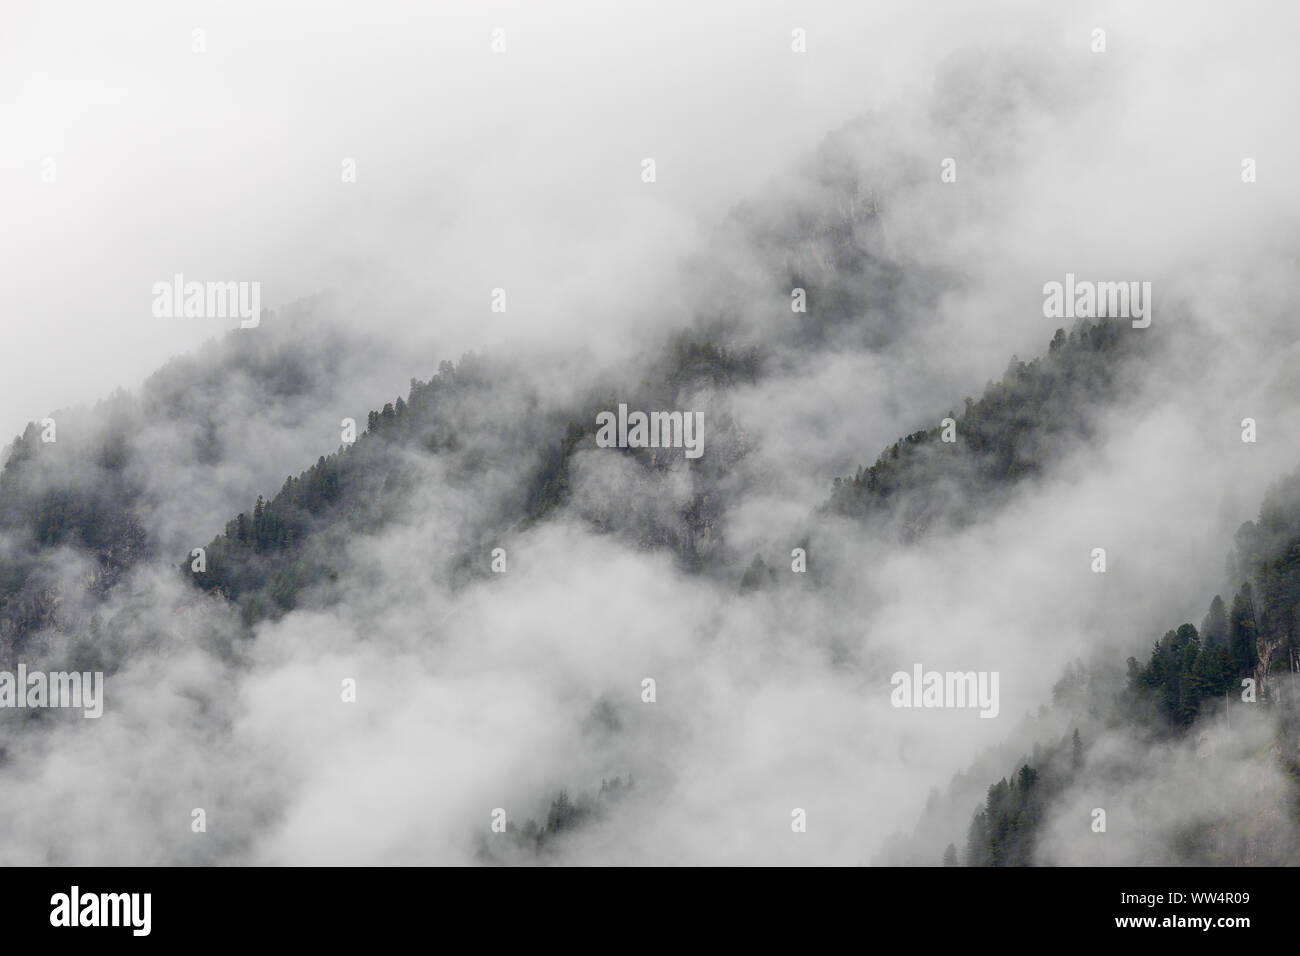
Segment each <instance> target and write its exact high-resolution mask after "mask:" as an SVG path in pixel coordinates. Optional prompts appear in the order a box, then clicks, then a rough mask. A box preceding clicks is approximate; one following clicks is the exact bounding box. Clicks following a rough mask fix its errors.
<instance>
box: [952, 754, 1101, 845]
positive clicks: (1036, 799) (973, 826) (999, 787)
mask: <svg viewBox="0 0 1300 956" xmlns="http://www.w3.org/2000/svg"><path fill="white" fill-rule="evenodd" d="M1082 755H1083V742H1082V740H1081V739H1080V737H1079V732H1078V730H1075V731H1074V733H1073V734H1072V735H1071V736H1070V737H1068V738H1065V739H1063V740H1061V741H1059V742H1057V743H1056V744H1055V745H1054V746H1052V747H1051V748H1049V749H1047V750H1044V749H1042V748H1040V747H1038V746H1035V747H1034V755H1033V763H1032V764H1030V763H1029V762H1024V763H1022V764H1021V765H1020V769H1019V770H1017V771H1016V773H1015V776H1013V777H1012V778H1011V779H1010V780H1008V779H1007V778H1005V777H1003V778H1002V779H1001V780H999V781H998V782H997V783H995V784H993V785H992V786H991V787H989V789H988V793H987V796H986V797H985V800H984V805H983V806H982V807H979V808H977V809H976V811H975V815H974V817H973V818H972V819H971V822H970V828H969V829H968V830H967V835H966V865H967V866H1032V865H1033V863H1034V846H1035V841H1036V839H1037V827H1038V824H1039V823H1040V822H1041V821H1042V819H1043V816H1044V813H1045V810H1046V808H1047V806H1048V804H1049V802H1050V801H1051V799H1052V797H1053V796H1054V795H1055V794H1057V793H1059V792H1060V791H1062V790H1063V789H1064V788H1065V787H1066V786H1067V785H1068V784H1069V783H1070V782H1071V780H1072V779H1073V778H1074V776H1075V774H1076V773H1077V772H1078V771H1079V769H1080V767H1081V766H1082ZM954 856H955V848H954ZM944 865H950V864H948V857H947V854H946V853H945V855H944Z"/></svg>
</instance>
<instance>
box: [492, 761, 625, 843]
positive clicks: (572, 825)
mask: <svg viewBox="0 0 1300 956" xmlns="http://www.w3.org/2000/svg"><path fill="white" fill-rule="evenodd" d="M632 788H633V780H632V777H631V776H630V775H629V776H628V778H627V780H626V782H625V781H624V780H623V778H622V777H615V778H614V779H613V780H601V782H600V791H599V792H598V793H597V794H596V795H595V796H594V797H593V796H590V795H587V794H584V795H581V796H579V797H577V798H576V799H574V798H570V796H569V794H568V791H565V790H561V791H560V792H559V793H558V794H556V796H555V798H554V799H553V800H552V801H551V805H550V808H549V809H548V810H547V812H546V821H545V822H544V823H542V824H539V823H538V822H537V821H536V820H535V819H529V820H527V821H525V822H524V824H523V825H522V826H516V825H515V823H514V822H513V821H511V820H509V819H508V818H507V821H506V829H505V832H504V833H501V834H492V835H490V836H485V837H483V838H481V839H480V841H479V847H478V855H479V859H480V860H481V861H482V862H485V863H514V862H522V863H533V862H536V858H537V857H539V856H545V855H547V854H549V853H551V852H552V851H553V850H554V849H555V848H556V846H557V845H558V843H559V841H561V840H562V839H563V837H564V836H565V834H569V833H573V832H575V831H577V830H580V829H582V828H583V827H585V826H587V825H589V824H590V823H592V822H593V821H596V820H600V819H601V818H603V817H604V815H605V813H606V811H607V810H609V809H610V808H611V807H612V806H613V805H614V804H616V803H617V802H618V801H619V800H621V799H623V798H624V797H625V796H627V794H628V793H629V792H631V790H632Z"/></svg>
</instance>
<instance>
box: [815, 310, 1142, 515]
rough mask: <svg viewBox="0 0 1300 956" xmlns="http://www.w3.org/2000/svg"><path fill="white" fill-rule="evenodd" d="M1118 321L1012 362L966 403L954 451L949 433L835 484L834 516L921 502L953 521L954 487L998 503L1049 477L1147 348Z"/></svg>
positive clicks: (892, 451) (913, 439)
mask: <svg viewBox="0 0 1300 956" xmlns="http://www.w3.org/2000/svg"><path fill="white" fill-rule="evenodd" d="M1127 329H1128V324H1127V323H1126V322H1122V321H1119V320H1100V321H1097V322H1083V323H1081V324H1080V325H1079V326H1078V327H1077V328H1075V330H1074V331H1072V332H1071V333H1070V334H1069V336H1066V335H1065V332H1064V330H1057V333H1056V336H1055V337H1054V338H1053V340H1052V343H1051V345H1050V346H1049V352H1048V354H1047V355H1045V356H1042V357H1040V358H1037V359H1035V360H1034V361H1032V362H1029V363H1028V364H1026V363H1024V362H1021V361H1019V360H1018V359H1016V358H1014V357H1013V358H1012V361H1011V365H1010V366H1009V367H1008V369H1007V373H1006V375H1005V376H1004V377H1003V379H1002V381H1001V382H999V383H998V384H996V385H992V384H990V385H989V386H988V388H987V389H986V390H985V392H984V396H983V397H982V398H980V399H979V400H978V401H976V400H974V399H970V398H968V399H966V402H965V408H964V411H963V412H962V413H961V414H960V415H954V414H953V413H952V412H949V413H948V417H952V418H954V419H955V421H956V423H957V425H956V441H955V442H952V443H944V442H942V441H941V436H942V431H943V429H942V427H941V426H940V425H939V424H937V423H936V425H935V427H933V428H930V429H928V430H925V431H918V432H913V433H912V434H910V435H907V436H905V437H904V438H902V439H900V440H899V441H897V442H895V443H894V444H893V445H892V446H891V447H889V448H888V449H886V450H885V451H884V452H882V453H881V455H880V456H879V457H878V458H877V459H876V463H875V464H874V465H872V466H870V467H860V468H859V469H858V470H857V472H856V474H854V475H853V476H852V477H851V478H842V479H841V478H837V479H835V482H834V486H833V488H832V492H831V497H830V500H829V501H828V503H827V505H826V507H827V508H829V509H830V510H832V511H834V512H837V513H839V514H844V515H852V516H865V515H868V514H871V513H873V512H877V511H880V510H882V509H883V508H884V507H886V506H887V505H889V503H890V502H891V501H893V500H894V499H895V498H897V497H901V496H904V495H905V496H907V497H908V498H910V499H912V500H913V501H917V502H923V503H924V504H923V505H922V507H924V508H925V509H926V510H927V511H928V512H934V513H938V512H943V511H947V512H948V515H949V517H954V516H955V515H954V511H955V510H956V506H957V505H958V504H959V503H960V502H959V500H958V499H956V498H955V497H954V495H955V491H954V488H955V487H956V486H960V487H962V488H964V490H965V492H966V494H968V495H981V494H982V495H984V496H985V497H988V496H992V497H993V498H997V497H998V489H1000V488H1003V489H1004V488H1005V486H1007V485H1010V484H1013V483H1015V482H1017V481H1019V480H1021V479H1023V478H1026V477H1030V476H1033V475H1036V474H1038V473H1040V472H1041V470H1042V468H1043V466H1044V465H1045V464H1046V462H1047V460H1048V457H1049V455H1050V454H1052V453H1053V452H1057V451H1060V450H1062V449H1063V448H1064V447H1065V446H1066V444H1067V442H1068V441H1070V440H1072V439H1084V438H1087V437H1089V436H1090V435H1091V432H1092V422H1091V419H1090V417H1089V414H1088V410H1089V409H1090V408H1092V407H1094V406H1095V405H1096V403H1097V400H1098V399H1104V400H1106V401H1111V400H1114V398H1115V392H1116V389H1117V386H1118V385H1119V384H1120V383H1121V375H1120V368H1121V366H1122V364H1123V362H1122V360H1123V359H1124V358H1125V357H1126V356H1128V355H1129V354H1130V353H1132V352H1134V350H1136V349H1138V348H1140V347H1141V346H1140V345H1136V344H1134V343H1135V341H1136V340H1135V339H1134V338H1133V337H1132V336H1131V335H1130V334H1129V333H1128V331H1126V330H1127Z"/></svg>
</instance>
